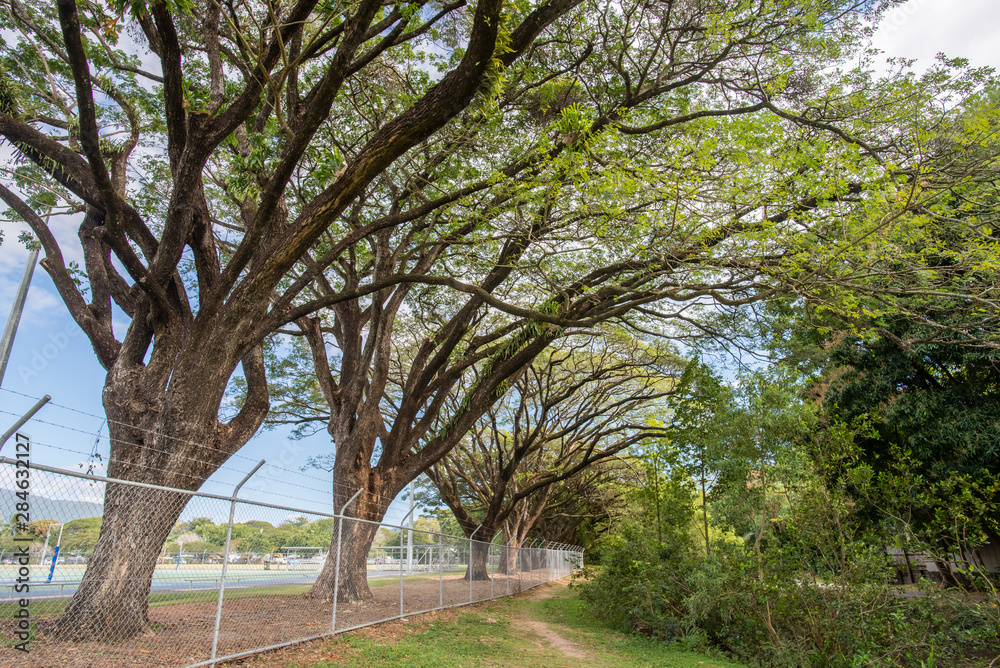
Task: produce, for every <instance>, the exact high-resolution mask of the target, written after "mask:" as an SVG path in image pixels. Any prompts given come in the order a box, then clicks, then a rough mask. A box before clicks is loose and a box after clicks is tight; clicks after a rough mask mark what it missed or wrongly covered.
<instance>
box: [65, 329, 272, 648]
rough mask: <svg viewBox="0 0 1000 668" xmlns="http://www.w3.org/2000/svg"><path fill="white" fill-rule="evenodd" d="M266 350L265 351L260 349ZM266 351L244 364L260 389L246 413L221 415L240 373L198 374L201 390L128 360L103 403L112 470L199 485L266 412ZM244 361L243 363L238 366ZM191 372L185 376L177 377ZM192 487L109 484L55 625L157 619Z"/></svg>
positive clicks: (90, 635) (72, 633)
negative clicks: (154, 610)
mask: <svg viewBox="0 0 1000 668" xmlns="http://www.w3.org/2000/svg"><path fill="white" fill-rule="evenodd" d="M257 352H258V353H259V352H260V350H259V348H258V349H257ZM260 361H261V359H260V358H256V357H253V356H252V355H250V356H248V357H247V358H246V359H245V362H246V364H244V371H245V372H246V374H247V378H248V380H249V382H250V385H251V392H250V394H249V395H248V399H247V401H246V403H245V404H244V407H243V409H242V410H241V412H240V414H239V415H238V416H237V418H234V420H232V421H230V422H229V423H228V424H221V423H219V421H218V406H219V402H220V401H221V399H222V395H223V392H224V391H225V385H226V380H227V379H228V377H229V375H231V373H226V372H224V371H223V372H221V373H218V372H217V373H215V374H205V373H191V374H190V375H189V376H188V377H193V378H197V379H198V381H197V382H194V383H192V384H193V385H196V386H197V387H198V388H199V390H200V391H199V392H191V391H188V390H189V387H188V384H187V383H184V382H182V381H179V380H173V381H172V382H170V383H169V386H168V380H169V379H170V378H171V377H172V374H171V372H174V373H175V374H176V373H177V368H176V367H172V368H171V367H169V366H166V365H164V366H163V367H159V366H158V365H157V364H155V362H156V356H155V354H154V356H153V358H152V359H151V361H150V364H149V365H146V366H145V367H142V366H131V367H130V366H129V365H127V364H126V363H125V361H124V360H122V359H119V362H118V363H116V364H115V365H114V366H113V367H112V369H111V370H110V371H109V372H108V377H107V380H106V381H105V389H104V409H105V412H106V414H107V416H108V432H109V435H110V440H111V460H110V461H109V463H108V477H109V478H113V479H118V480H127V481H130V482H139V483H146V484H155V485H159V486H162V487H168V488H173V489H181V490H189V491H195V490H197V489H198V488H200V487H201V485H202V483H204V481H205V480H206V479H207V478H208V477H209V476H210V475H212V474H213V473H214V472H215V471H216V470H218V468H219V467H220V466H221V465H222V464H224V463H225V462H226V460H228V459H229V457H230V455H231V454H232V453H233V452H235V451H236V450H238V449H239V448H240V447H242V446H243V444H244V443H246V441H247V440H249V438H250V436H252V435H253V433H254V432H256V430H257V428H258V427H259V426H260V424H261V422H262V421H263V419H264V415H265V414H266V412H267V407H268V402H267V399H266V393H265V394H264V395H261V394H259V393H258V390H259V389H260V386H261V385H262V384H263V374H262V371H261V368H259V367H257V366H256V362H260ZM234 366H235V364H234ZM178 375H181V377H183V375H182V374H178ZM190 498H191V495H190V494H184V493H180V492H170V491H166V490H162V489H151V488H148V487H139V486H135V485H124V484H121V483H108V484H107V486H106V488H105V491H104V509H103V520H102V523H101V530H100V534H99V537H98V541H97V545H96V546H95V549H94V554H93V556H92V558H91V560H90V562H89V563H88V564H87V570H86V572H85V573H84V577H83V581H82V582H81V583H80V587H79V588H78V589H77V591H76V592H75V593H74V595H73V598H72V600H71V601H70V603H69V605H68V606H67V608H66V611H65V612H64V613H63V615H62V616H61V617H60V619H59V621H58V624H57V626H56V631H55V633H56V635H58V636H62V637H66V638H69V639H73V640H81V641H82V640H93V639H95V638H96V639H100V640H124V639H127V638H131V637H133V636H135V635H138V634H140V633H143V632H145V631H146V630H147V629H148V626H149V617H148V600H149V592H150V586H151V584H152V577H153V572H154V570H155V569H156V561H157V558H158V557H159V555H160V552H161V551H162V549H163V545H164V543H165V542H166V539H167V536H168V535H169V534H170V530H171V529H172V528H173V527H174V524H175V523H176V522H177V520H178V518H179V517H180V514H181V512H182V511H183V510H184V507H185V506H186V505H187V503H188V501H189V500H190Z"/></svg>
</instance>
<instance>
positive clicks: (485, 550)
mask: <svg viewBox="0 0 1000 668" xmlns="http://www.w3.org/2000/svg"><path fill="white" fill-rule="evenodd" d="M477 535H480V536H484V537H492V536H494V535H496V531H486V530H484V529H482V528H480V530H479V533H478V534H477ZM490 547H491V544H490V543H489V542H487V541H480V540H473V541H472V550H471V555H470V557H469V566H468V567H467V568H466V569H465V576H464V577H463V578H462V579H463V580H468V579H469V578H470V577H471V578H472V579H473V580H490V579H491V577H490V568H489V555H490Z"/></svg>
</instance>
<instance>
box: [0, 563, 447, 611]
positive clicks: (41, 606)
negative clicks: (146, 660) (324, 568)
mask: <svg viewBox="0 0 1000 668" xmlns="http://www.w3.org/2000/svg"><path fill="white" fill-rule="evenodd" d="M437 579H438V574H437V573H433V574H428V575H407V576H404V577H403V583H404V584H405V583H407V582H421V581H423V580H437ZM390 585H392V586H396V587H398V586H399V578H398V577H388V578H377V579H373V580H369V581H368V586H369V587H386V586H390ZM308 590H309V585H287V586H284V587H281V586H277V587H255V588H247V589H227V590H226V593H225V596H224V598H225V600H227V601H239V600H241V599H245V598H262V597H264V596H299V595H301V594H304V593H306V592H307V591H308ZM218 599H219V593H218V592H217V591H211V590H209V591H192V592H190V593H188V592H167V593H152V594H150V595H149V607H151V608H156V607H160V606H164V605H183V604H185V603H209V602H211V603H214V602H215V601H217V600H218ZM69 601H70V599H68V598H61V599H55V600H48V601H34V602H32V604H31V616H32V618H34V619H39V618H44V617H53V616H56V615H61V614H62V613H63V611H64V610H65V609H66V606H67V605H69ZM17 610H18V604H17V599H16V598H15V599H13V602H12V603H7V602H3V603H0V619H10V618H11V615H13V614H14V613H15V612H17Z"/></svg>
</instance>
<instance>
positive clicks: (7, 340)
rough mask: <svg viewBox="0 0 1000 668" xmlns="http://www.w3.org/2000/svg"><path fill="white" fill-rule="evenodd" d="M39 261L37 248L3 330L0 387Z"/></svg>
mask: <svg viewBox="0 0 1000 668" xmlns="http://www.w3.org/2000/svg"><path fill="white" fill-rule="evenodd" d="M37 261H38V249H37V248H35V249H33V250H32V251H31V252H30V253H29V254H28V264H26V265H25V266H24V273H23V274H21V284H20V285H18V286H17V294H15V295H14V303H13V304H11V307H10V316H9V317H8V318H7V326H6V327H4V330H3V338H0V385H2V384H3V375H4V372H5V371H7V362H8V360H10V349H11V348H12V347H13V346H14V335H15V334H17V325H18V324H19V323H20V322H21V312H22V311H23V310H24V301H25V299H27V297H28V287H29V286H30V285H31V275H32V274H33V273H34V272H35V263H36V262H37Z"/></svg>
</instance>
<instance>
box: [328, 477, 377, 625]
mask: <svg viewBox="0 0 1000 668" xmlns="http://www.w3.org/2000/svg"><path fill="white" fill-rule="evenodd" d="M362 489H364V487H361V488H358V491H356V492H355V493H354V496H352V497H351V498H350V499H348V500H347V503H345V504H344V505H343V506H342V507H341V508H340V519H339V521H338V522H337V563H335V564H334V565H333V615H332V617H331V618H330V632H331V633H333V632H334V631H336V630H337V595H338V594H340V547H341V544H342V543H343V542H344V513H345V512H346V511H347V507H348V506H349V505H351V504H352V503H354V499H356V498H358V494H360V493H361V490H362ZM334 498H336V497H334ZM327 558H329V557H327ZM366 563H367V560H366ZM365 570H366V571H367V566H366V567H365ZM366 577H367V574H366Z"/></svg>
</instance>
